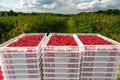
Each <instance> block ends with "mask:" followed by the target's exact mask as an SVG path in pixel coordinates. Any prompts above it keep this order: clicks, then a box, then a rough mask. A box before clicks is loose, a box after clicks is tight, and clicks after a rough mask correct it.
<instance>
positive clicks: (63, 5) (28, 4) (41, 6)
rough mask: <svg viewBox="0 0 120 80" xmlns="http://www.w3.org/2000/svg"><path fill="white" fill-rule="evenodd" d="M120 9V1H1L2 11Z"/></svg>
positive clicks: (68, 11)
mask: <svg viewBox="0 0 120 80" xmlns="http://www.w3.org/2000/svg"><path fill="white" fill-rule="evenodd" d="M106 9H120V0H0V11H9V10H13V11H17V12H51V13H62V14H76V13H79V12H89V11H97V10H106Z"/></svg>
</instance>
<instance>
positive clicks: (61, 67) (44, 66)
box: [42, 63, 80, 69]
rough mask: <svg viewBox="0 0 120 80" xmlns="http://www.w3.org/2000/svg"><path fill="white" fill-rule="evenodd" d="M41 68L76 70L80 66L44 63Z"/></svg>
mask: <svg viewBox="0 0 120 80" xmlns="http://www.w3.org/2000/svg"><path fill="white" fill-rule="evenodd" d="M42 68H59V69H64V68H71V69H73V68H74V69H76V68H80V64H50V63H44V64H43V67H42Z"/></svg>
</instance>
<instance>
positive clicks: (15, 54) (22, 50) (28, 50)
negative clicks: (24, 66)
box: [0, 33, 46, 58]
mask: <svg viewBox="0 0 120 80" xmlns="http://www.w3.org/2000/svg"><path fill="white" fill-rule="evenodd" d="M27 35H43V36H44V37H43V39H42V40H41V41H40V43H39V44H38V46H36V47H7V45H8V44H10V43H12V42H14V41H16V40H17V39H18V38H21V37H23V36H27ZM45 38H46V34H43V33H41V34H40V33H31V34H30V33H26V34H21V35H20V36H18V37H15V38H13V39H11V40H9V41H7V42H6V43H4V44H2V45H0V53H1V54H2V57H3V58H24V57H25V58H29V57H30V58H31V57H35V58H36V57H38V55H40V54H39V52H40V51H41V44H42V43H43V41H44V40H45Z"/></svg>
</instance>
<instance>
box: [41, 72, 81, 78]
mask: <svg viewBox="0 0 120 80" xmlns="http://www.w3.org/2000/svg"><path fill="white" fill-rule="evenodd" d="M45 77H50V78H57V77H64V78H65V77H66V78H79V74H56V73H54V74H53V73H51V74H48V73H47V74H43V78H45ZM66 78H65V79H66Z"/></svg>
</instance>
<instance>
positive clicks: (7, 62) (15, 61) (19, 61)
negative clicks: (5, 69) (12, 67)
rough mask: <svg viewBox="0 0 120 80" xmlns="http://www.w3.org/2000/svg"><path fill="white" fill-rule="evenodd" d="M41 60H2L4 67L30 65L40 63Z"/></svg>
mask: <svg viewBox="0 0 120 80" xmlns="http://www.w3.org/2000/svg"><path fill="white" fill-rule="evenodd" d="M40 61H41V60H38V59H17V60H9V59H8V60H2V63H3V64H4V65H6V64H30V63H40Z"/></svg>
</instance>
